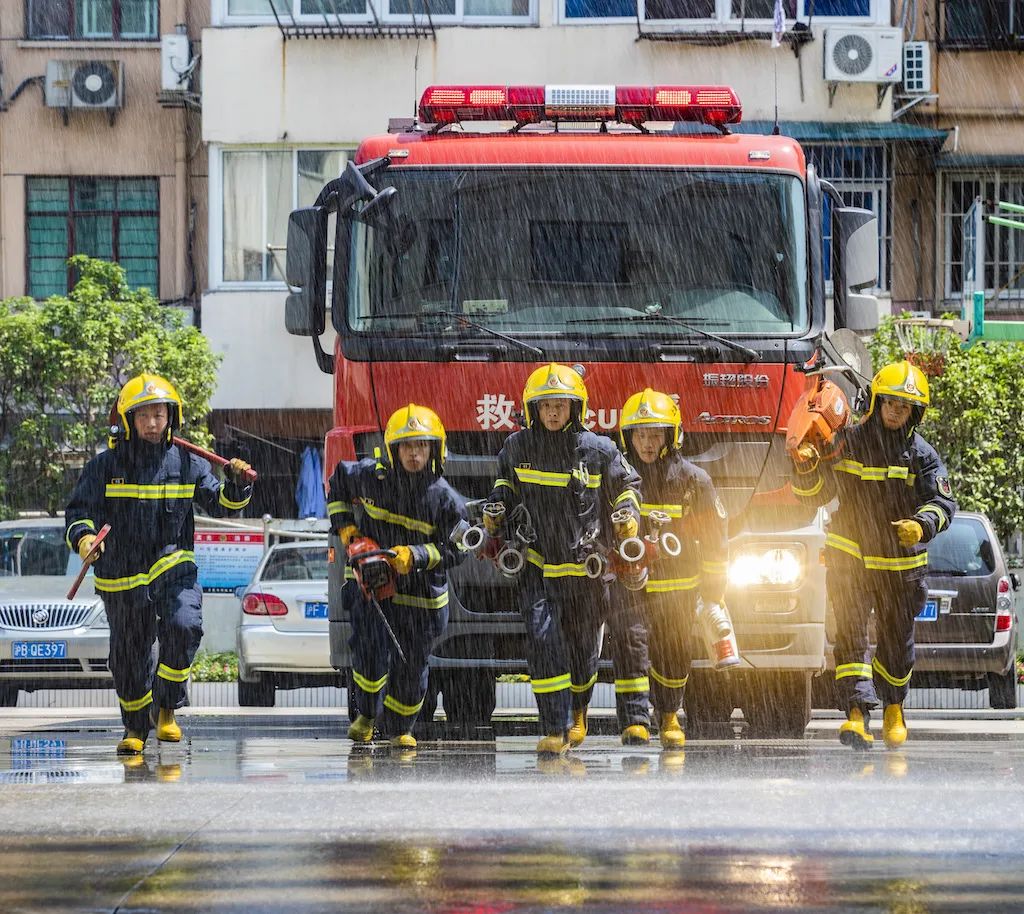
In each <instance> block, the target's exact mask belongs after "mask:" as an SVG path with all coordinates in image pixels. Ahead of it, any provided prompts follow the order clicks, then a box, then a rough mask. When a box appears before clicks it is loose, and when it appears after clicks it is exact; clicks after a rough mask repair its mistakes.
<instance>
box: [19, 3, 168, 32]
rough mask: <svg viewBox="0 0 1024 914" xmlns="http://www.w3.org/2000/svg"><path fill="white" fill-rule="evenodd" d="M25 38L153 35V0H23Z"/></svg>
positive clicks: (155, 11) (155, 7) (155, 20)
mask: <svg viewBox="0 0 1024 914" xmlns="http://www.w3.org/2000/svg"><path fill="white" fill-rule="evenodd" d="M27 2H28V14H27V19H26V21H27V25H28V28H27V32H28V37H29V38H56V39H66V40H70V39H76V40H80V39H84V40H90V39H102V38H106V39H114V38H116V39H125V40H130V41H135V40H145V39H153V38H156V37H157V29H158V25H159V21H160V16H159V4H158V2H157V0H27Z"/></svg>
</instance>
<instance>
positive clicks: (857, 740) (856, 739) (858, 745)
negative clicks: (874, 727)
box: [839, 708, 875, 750]
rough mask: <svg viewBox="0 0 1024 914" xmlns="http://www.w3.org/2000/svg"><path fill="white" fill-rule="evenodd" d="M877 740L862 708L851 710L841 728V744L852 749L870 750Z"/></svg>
mask: <svg viewBox="0 0 1024 914" xmlns="http://www.w3.org/2000/svg"><path fill="white" fill-rule="evenodd" d="M874 741H875V738H874V737H873V736H872V735H871V731H870V730H869V729H868V722H867V721H866V720H865V719H864V715H863V714H862V713H861V710H860V708H851V709H850V712H849V713H848V714H847V715H846V720H844V721H843V723H842V724H840V726H839V742H841V743H842V744H843V745H844V746H850V747H851V748H852V749H860V750H863V749H870V748H871V744H872V743H873V742H874Z"/></svg>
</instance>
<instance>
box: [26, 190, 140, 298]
mask: <svg viewBox="0 0 1024 914" xmlns="http://www.w3.org/2000/svg"><path fill="white" fill-rule="evenodd" d="M25 183H26V187H25V191H26V206H25V208H26V222H27V227H26V238H27V249H28V258H27V259H28V269H27V274H26V275H27V277H28V279H27V282H26V294H28V295H31V296H32V297H33V298H46V297H47V296H49V295H63V294H64V293H65V292H67V291H68V290H69V289H70V288H71V286H72V285H73V283H74V276H73V275H72V271H71V270H69V269H68V265H67V259H68V258H69V257H70V256H71V255H72V254H88V255H90V256H91V257H99V258H101V259H103V260H114V261H116V262H117V263H119V264H120V265H121V266H122V267H124V270H125V274H126V276H127V279H128V283H129V285H131V286H135V287H138V286H147V287H148V288H150V289H152V290H153V292H157V291H158V288H159V286H158V282H159V267H160V203H159V196H160V190H159V184H158V181H157V179H156V178H27V179H26V182H25Z"/></svg>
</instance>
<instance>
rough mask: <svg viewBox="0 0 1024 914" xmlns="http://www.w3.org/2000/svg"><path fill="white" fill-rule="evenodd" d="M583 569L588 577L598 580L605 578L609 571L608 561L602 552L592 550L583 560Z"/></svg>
mask: <svg viewBox="0 0 1024 914" xmlns="http://www.w3.org/2000/svg"><path fill="white" fill-rule="evenodd" d="M583 570H584V571H585V572H586V575H587V577H588V578H590V579H591V580H592V581H596V580H597V579H598V578H603V577H604V576H605V574H606V573H607V571H608V561H607V560H606V559H605V557H604V556H603V555H601V553H600V552H591V553H589V554H588V555H587V557H586V558H585V559H584V560H583Z"/></svg>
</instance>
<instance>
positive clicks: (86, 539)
mask: <svg viewBox="0 0 1024 914" xmlns="http://www.w3.org/2000/svg"><path fill="white" fill-rule="evenodd" d="M94 542H96V534H94V533H86V534H85V536H83V537H82V538H81V539H80V540H79V541H78V554H79V556H81V559H82V561H83V562H95V561H96V558H97V556H93V558H91V559H90V558H89V553H90V552H92V544H93V543H94ZM103 548H104V544H103V543H102V542H101V543H100V545H99V550H100V552H103Z"/></svg>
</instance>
